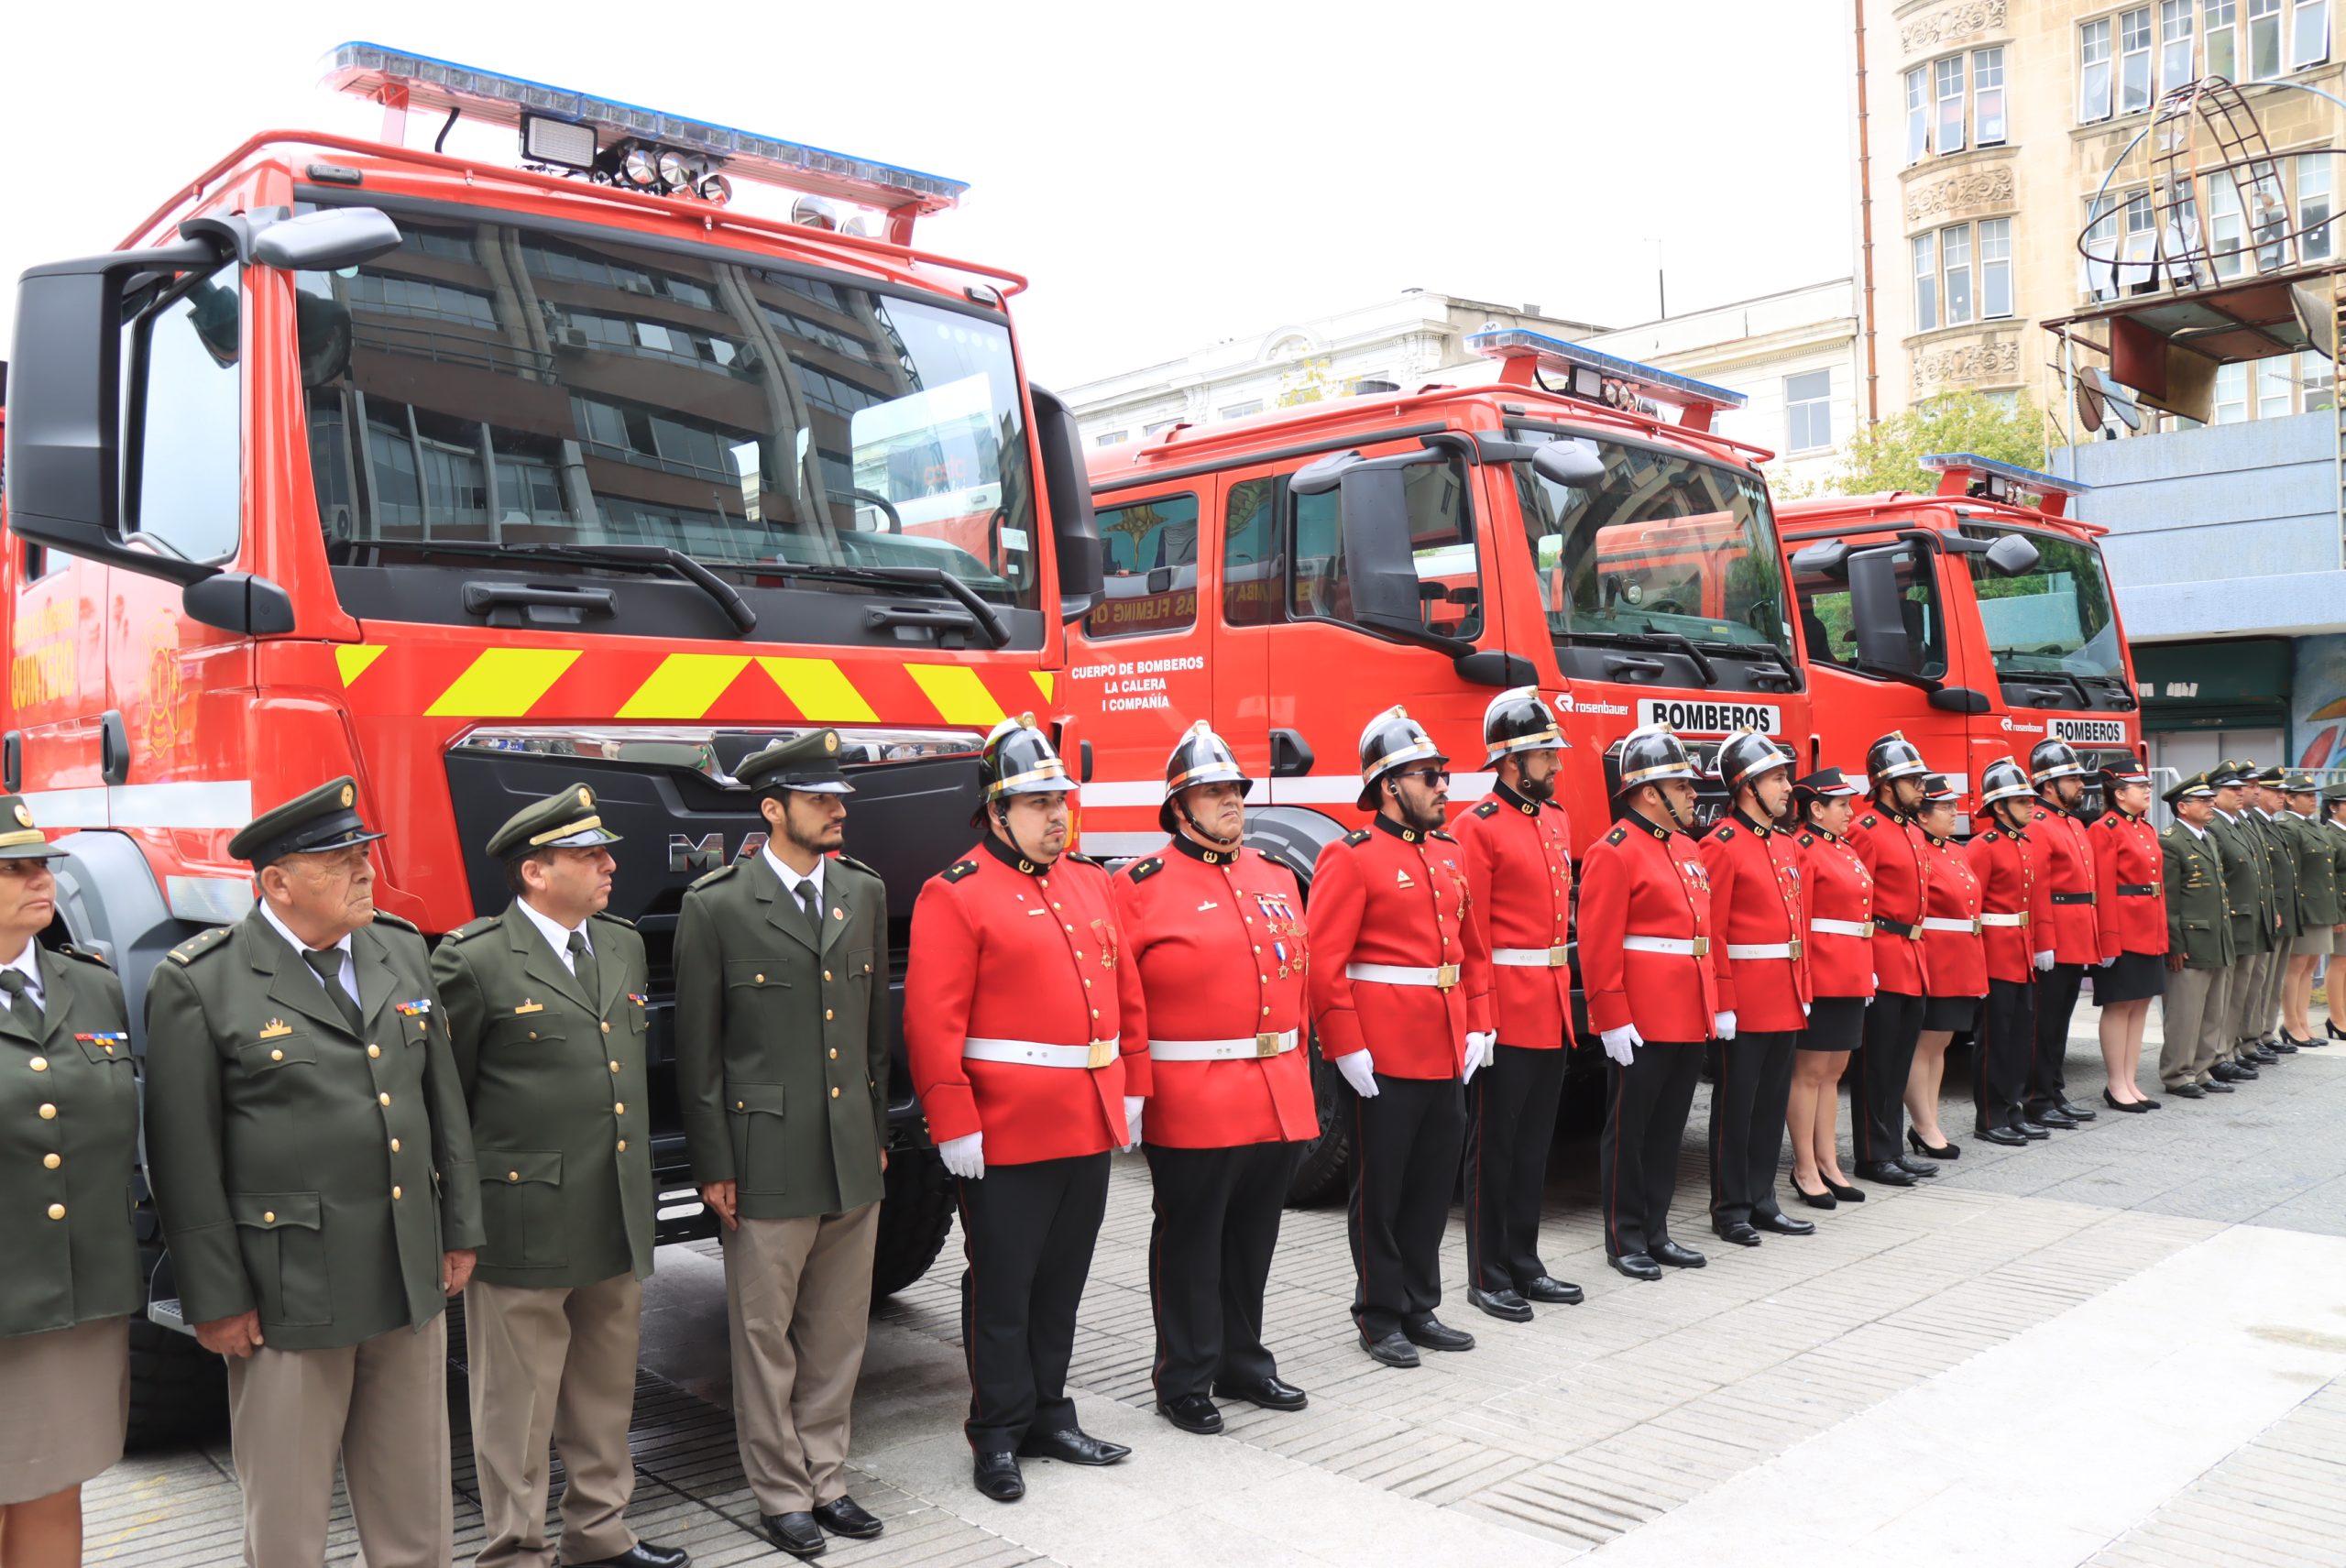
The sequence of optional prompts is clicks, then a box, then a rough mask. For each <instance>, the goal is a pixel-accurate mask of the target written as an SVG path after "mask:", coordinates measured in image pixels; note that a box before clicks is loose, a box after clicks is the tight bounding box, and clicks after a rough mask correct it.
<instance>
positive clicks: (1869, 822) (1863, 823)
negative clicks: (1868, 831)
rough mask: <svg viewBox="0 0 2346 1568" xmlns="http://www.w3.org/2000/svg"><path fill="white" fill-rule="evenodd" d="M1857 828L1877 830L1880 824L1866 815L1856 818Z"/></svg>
mask: <svg viewBox="0 0 2346 1568" xmlns="http://www.w3.org/2000/svg"><path fill="white" fill-rule="evenodd" d="M1880 826H1881V824H1880V822H1879V821H1877V820H1876V819H1875V818H1874V817H1872V816H1870V815H1868V816H1865V817H1858V827H1860V828H1879V827H1880Z"/></svg>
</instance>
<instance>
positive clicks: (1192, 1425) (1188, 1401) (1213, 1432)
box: [1157, 1394, 1222, 1437]
mask: <svg viewBox="0 0 2346 1568" xmlns="http://www.w3.org/2000/svg"><path fill="white" fill-rule="evenodd" d="M1157 1414H1158V1415H1160V1416H1163V1417H1164V1418H1165V1419H1166V1420H1168V1421H1171V1422H1172V1423H1173V1424H1174V1425H1175V1426H1177V1427H1179V1428H1180V1429H1181V1430H1182V1431H1193V1432H1196V1433H1197V1434H1198V1435H1199V1436H1200V1437H1214V1436H1218V1435H1219V1434H1220V1433H1221V1431H1222V1411H1221V1410H1220V1409H1217V1408H1216V1407H1215V1405H1214V1402H1213V1401H1212V1400H1211V1399H1209V1398H1206V1397H1205V1396H1204V1395H1203V1394H1184V1395H1182V1396H1180V1397H1179V1398H1174V1399H1159V1400H1157Z"/></svg>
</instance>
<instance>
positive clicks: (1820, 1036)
mask: <svg viewBox="0 0 2346 1568" xmlns="http://www.w3.org/2000/svg"><path fill="white" fill-rule="evenodd" d="M1865 1028H1866V999H1865V998H1864V997H1862V996H1820V997H1818V998H1816V1000H1815V1001H1814V1002H1813V1003H1810V1004H1809V1009H1808V1027H1807V1028H1805V1029H1803V1030H1802V1031H1801V1033H1800V1048H1801V1049H1802V1050H1804V1051H1854V1050H1856V1049H1857V1048H1858V1046H1859V1045H1860V1044H1861V1043H1862V1042H1863V1040H1864V1037H1865Z"/></svg>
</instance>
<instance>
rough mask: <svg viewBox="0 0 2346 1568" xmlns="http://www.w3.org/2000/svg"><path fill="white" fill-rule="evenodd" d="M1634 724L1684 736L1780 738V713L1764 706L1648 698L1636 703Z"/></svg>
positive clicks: (1777, 708) (1775, 708) (1762, 704)
mask: <svg viewBox="0 0 2346 1568" xmlns="http://www.w3.org/2000/svg"><path fill="white" fill-rule="evenodd" d="M1638 722H1639V724H1640V725H1646V724H1667V725H1669V726H1670V727H1671V728H1672V729H1675V730H1678V731H1680V732H1681V733H1683V734H1688V735H1724V734H1726V733H1727V731H1729V730H1731V729H1756V730H1758V731H1759V733H1760V734H1762V735H1781V734H1782V733H1783V732H1784V710H1783V709H1782V708H1781V707H1777V706H1776V705H1775V704H1773V703H1767V702H1679V701H1675V700H1672V699H1671V698H1667V697H1654V696H1650V697H1641V698H1639V702H1638Z"/></svg>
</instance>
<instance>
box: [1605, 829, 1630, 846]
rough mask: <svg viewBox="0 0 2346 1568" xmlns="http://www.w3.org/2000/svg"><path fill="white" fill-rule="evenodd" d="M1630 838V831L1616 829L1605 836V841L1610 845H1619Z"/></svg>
mask: <svg viewBox="0 0 2346 1568" xmlns="http://www.w3.org/2000/svg"><path fill="white" fill-rule="evenodd" d="M1628 836H1629V830H1628V828H1614V829H1613V831H1611V832H1610V833H1607V834H1606V835H1605V841H1606V843H1608V844H1617V843H1619V842H1620V841H1621V840H1622V839H1626V838H1628Z"/></svg>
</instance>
